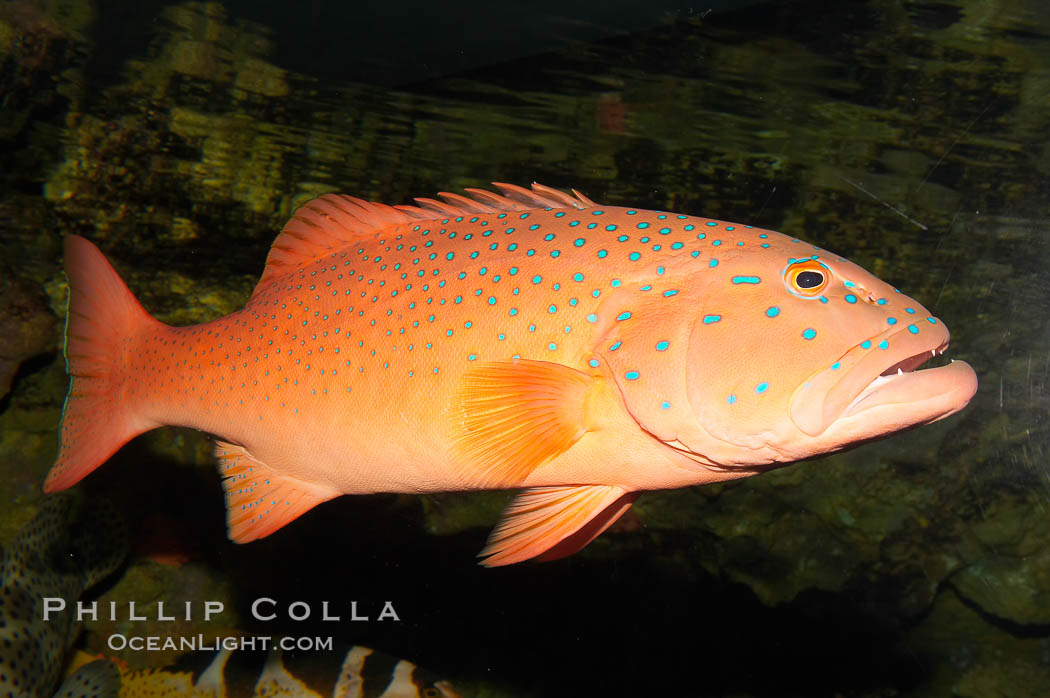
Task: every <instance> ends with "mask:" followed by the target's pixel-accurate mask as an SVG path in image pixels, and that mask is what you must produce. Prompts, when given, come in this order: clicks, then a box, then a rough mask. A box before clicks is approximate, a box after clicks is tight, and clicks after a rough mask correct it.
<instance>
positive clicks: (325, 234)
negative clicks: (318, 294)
mask: <svg viewBox="0 0 1050 698" xmlns="http://www.w3.org/2000/svg"><path fill="white" fill-rule="evenodd" d="M493 185H494V186H495V187H496V188H497V189H498V190H499V191H500V193H499V194H496V193H493V192H489V191H485V190H483V189H467V190H466V192H467V193H468V194H469V195H470V197H471V198H467V197H465V196H462V195H460V194H452V193H449V192H441V193H439V194H438V196H440V197H441V198H442V199H444V201H437V200H436V199H425V198H420V199H416V203H417V204H418V206H406V205H401V206H389V205H387V204H381V203H374V202H371V201H365V200H364V199H359V198H357V197H354V196H348V195H346V194H325V195H324V196H320V197H318V198H316V199H313V200H312V201H309V202H307V203H306V204H303V205H302V206H300V207H299V208H298V209H297V210H296V211H295V213H293V214H292V217H291V218H290V219H289V220H288V222H287V223H286V224H285V226H284V228H283V229H282V230H281V233H280V234H279V235H278V236H277V238H276V239H275V240H274V243H273V246H272V247H271V248H270V254H269V255H268V256H267V258H266V267H265V269H264V270H263V274H262V277H261V278H260V279H259V283H258V284H257V285H256V286H255V292H254V293H253V294H252V295H255V293H258V292H259V291H260V289H263V288H268V287H269V286H270V284H271V283H272V282H273V280H274V279H276V278H280V277H282V276H285V275H287V274H290V273H292V272H294V271H296V270H297V269H301V268H303V267H304V266H306V265H308V264H310V263H311V262H314V261H316V260H318V259H320V258H321V257H324V256H325V255H328V254H331V253H332V252H333V251H335V250H338V249H340V248H342V247H345V246H347V245H349V244H352V243H353V242H355V241H359V240H364V239H366V238H367V237H369V236H371V235H374V234H375V233H376V232H377V231H379V230H381V229H382V228H385V227H388V226H393V225H399V224H402V223H408V222H415V221H420V220H434V219H437V218H451V217H458V216H466V215H475V214H479V213H480V214H490V213H496V212H497V211H528V210H531V209H538V208H545V209H551V208H575V209H583V208H588V207H590V206H594V205H595V203H594V202H593V201H591V200H590V199H588V198H587V197H585V196H583V195H582V194H580V193H579V192H577V191H576V190H575V189H574V190H573V194H574V195H575V196H570V195H569V194H566V193H564V192H560V191H558V190H556V189H551V188H550V187H545V186H543V185H542V184H537V183H533V185H532V189H531V190H529V189H525V188H524V187H519V186H517V185H514V184H504V183H502V182H493Z"/></svg>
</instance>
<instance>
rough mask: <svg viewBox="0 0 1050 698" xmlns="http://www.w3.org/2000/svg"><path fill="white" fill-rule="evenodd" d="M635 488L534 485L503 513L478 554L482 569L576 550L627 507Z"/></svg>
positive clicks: (633, 498) (516, 498)
mask: <svg viewBox="0 0 1050 698" xmlns="http://www.w3.org/2000/svg"><path fill="white" fill-rule="evenodd" d="M638 494H639V493H638V492H628V491H627V490H625V489H623V488H622V487H616V486H614V485H578V486H574V487H573V486H567V487H533V488H531V489H527V490H524V491H522V492H521V493H519V494H518V496H517V497H515V498H514V500H513V501H512V502H511V503H510V504H509V505H508V506H507V509H506V510H505V511H504V512H503V518H502V519H501V520H500V522H499V525H498V526H496V529H495V530H494V531H493V532H492V535H490V536H489V540H488V544H487V545H486V546H485V549H484V550H482V551H481V553H480V555H479V557H484V558H485V559H484V560H482V561H481V564H482V565H484V566H485V567H498V566H501V565H511V564H513V563H515V562H521V561H522V560H528V559H529V558H533V557H537V556H539V557H538V559H540V560H544V561H546V560H556V559H558V558H560V557H565V556H567V555H571V554H572V553H574V552H576V551H578V550H580V549H581V548H583V547H584V546H586V545H587V544H588V543H590V542H591V541H592V540H594V539H595V538H597V537H598V536H599V535H600V534H601V533H602V531H604V530H605V529H606V528H608V527H609V526H611V525H612V524H613V522H614V521H616V519H618V518H620V516H621V515H622V514H623V513H624V512H625V511H627V510H628V509H629V508H630V507H631V504H633V503H634V500H636V499H637V498H638Z"/></svg>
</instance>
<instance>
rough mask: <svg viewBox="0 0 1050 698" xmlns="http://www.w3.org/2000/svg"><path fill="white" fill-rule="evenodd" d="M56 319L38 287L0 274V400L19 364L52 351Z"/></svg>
mask: <svg viewBox="0 0 1050 698" xmlns="http://www.w3.org/2000/svg"><path fill="white" fill-rule="evenodd" d="M57 345H58V320H57V318H55V316H54V314H53V313H52V312H51V310H50V309H49V308H48V302H47V297H46V296H44V294H43V293H42V292H41V291H40V290H39V289H37V288H33V287H30V286H27V285H26V284H24V283H22V282H21V281H19V280H17V279H15V278H12V277H10V276H6V275H0V399H3V398H4V397H5V396H6V395H7V393H8V392H9V391H10V390H11V383H12V381H13V380H14V377H15V374H16V373H17V372H18V368H19V366H21V365H22V363H23V362H24V361H26V360H27V359H31V358H33V357H34V356H39V355H41V354H43V353H45V352H49V351H54V350H55V348H56V346H57Z"/></svg>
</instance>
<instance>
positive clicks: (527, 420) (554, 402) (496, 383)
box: [456, 359, 599, 487]
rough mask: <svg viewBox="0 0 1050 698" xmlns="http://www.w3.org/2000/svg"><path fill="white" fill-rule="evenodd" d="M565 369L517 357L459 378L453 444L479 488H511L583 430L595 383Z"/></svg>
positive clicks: (568, 445) (577, 437) (594, 380)
mask: <svg viewBox="0 0 1050 698" xmlns="http://www.w3.org/2000/svg"><path fill="white" fill-rule="evenodd" d="M598 380H599V379H596V378H594V377H592V376H588V375H587V374H586V373H583V372H581V371H577V370H576V369H574V368H570V367H569V366H564V365H562V364H556V363H550V362H547V361H532V360H526V359H518V360H513V361H494V362H491V363H487V364H483V365H482V366H481V367H479V368H478V369H477V370H476V371H471V372H470V373H468V374H466V375H465V376H464V378H463V384H462V386H461V389H460V394H459V404H458V407H459V410H460V417H461V422H460V425H459V426H460V428H459V431H458V433H457V434H456V441H457V443H458V445H459V446H460V449H461V450H462V452H463V454H464V455H465V456H466V460H467V462H468V463H469V465H468V467H469V468H470V472H469V474H468V477H469V478H470V479H471V480H472V481H473V482H475V483H476V484H477V485H478V486H480V487H513V486H515V485H518V484H519V483H521V482H523V481H524V479H525V478H526V476H528V474H529V473H531V472H532V471H533V470H535V469H536V468H538V467H539V466H540V465H542V464H543V463H545V462H547V461H548V460H550V459H552V458H554V457H555V456H557V455H559V454H561V453H563V452H565V451H567V450H568V449H569V448H570V447H572V445H573V444H574V443H576V442H577V441H578V440H579V439H580V437H581V436H583V435H584V433H586V432H587V430H588V419H587V396H588V393H589V392H590V391H591V389H592V388H593V387H594V386H595V385H596V383H597V381H598Z"/></svg>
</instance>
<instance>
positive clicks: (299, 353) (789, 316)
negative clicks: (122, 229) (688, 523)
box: [46, 184, 977, 565]
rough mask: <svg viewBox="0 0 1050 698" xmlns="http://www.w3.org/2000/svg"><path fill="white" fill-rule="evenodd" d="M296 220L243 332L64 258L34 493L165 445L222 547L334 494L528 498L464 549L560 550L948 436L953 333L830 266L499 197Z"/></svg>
mask: <svg viewBox="0 0 1050 698" xmlns="http://www.w3.org/2000/svg"><path fill="white" fill-rule="evenodd" d="M496 187H498V189H499V190H500V192H501V193H500V194H494V193H491V192H487V191H483V190H467V191H468V193H469V194H470V195H471V197H472V198H466V197H463V196H459V195H456V194H441V195H440V196H441V198H442V199H443V201H437V200H430V199H418V200H417V202H418V204H419V205H418V206H393V207H391V206H386V205H383V204H377V203H368V202H365V201H362V200H360V199H356V198H353V197H349V196H342V195H327V196H322V197H321V198H319V199H316V200H314V201H311V202H309V203H307V204H306V205H305V206H303V207H302V208H300V209H299V210H298V211H296V213H295V214H294V215H293V217H292V219H291V220H290V221H289V222H288V223H287V224H286V225H285V227H284V229H283V231H282V232H281V234H280V235H279V236H278V237H277V239H276V241H275V242H274V244H273V248H272V249H271V250H270V254H269V257H268V258H267V260H266V268H265V270H264V271H263V274H262V278H261V279H260V281H259V284H258V286H256V288H255V291H254V292H253V293H252V296H251V298H250V299H249V300H248V303H247V305H246V306H245V307H244V308H243V309H241V310H238V311H237V312H234V313H232V314H230V315H227V316H225V317H222V318H219V319H217V320H214V321H212V322H208V323H204V324H201V325H194V326H191V327H169V326H167V325H164V324H162V323H160V322H158V321H157V320H154V319H153V318H151V317H150V316H149V315H148V314H147V313H146V312H145V311H144V310H143V308H142V307H141V306H140V305H139V303H138V302H137V301H136V300H135V298H134V297H133V296H132V295H131V293H130V292H129V291H128V289H127V287H126V286H125V285H124V284H123V283H122V282H121V280H120V279H119V277H118V276H117V274H116V273H115V272H114V271H113V269H112V268H111V267H110V266H109V264H108V263H107V262H106V260H105V258H104V257H103V256H102V254H101V253H100V252H99V251H98V249H97V248H95V247H94V246H93V245H92V244H91V243H89V242H88V241H87V240H85V239H83V238H80V237H76V236H71V237H69V238H68V239H67V241H66V247H65V251H66V270H67V273H68V276H69V280H70V302H69V316H68V321H67V322H68V324H67V329H66V338H67V339H66V356H67V359H68V362H69V372H70V373H71V374H72V385H71V387H70V393H69V398H68V400H67V402H66V406H65V412H64V416H63V421H62V426H61V447H60V451H59V455H58V460H57V462H56V463H55V465H54V467H53V468H52V469H51V472H50V473H49V475H48V478H47V483H46V489H47V490H48V491H52V490H59V489H62V488H64V487H69V486H70V485H73V484H74V483H76V482H77V481H78V480H80V479H81V478H83V477H84V476H85V475H87V474H88V473H89V472H91V471H92V470H93V469H94V468H96V467H98V465H99V464H100V463H102V462H103V461H105V460H106V459H107V458H108V457H109V456H110V455H111V454H112V453H113V452H114V451H115V450H116V449H117V448H119V447H120V446H121V445H122V444H123V443H125V442H126V441H128V439H130V438H131V437H133V436H135V435H136V434H139V433H142V432H144V431H146V430H148V429H152V428H154V427H158V426H161V425H164V424H172V425H181V426H188V427H194V428H197V429H201V430H204V431H207V432H210V433H212V434H215V435H216V436H217V437H218V444H217V447H216V453H217V455H218V458H219V467H220V469H221V472H222V475H223V476H224V477H225V480H224V486H225V490H226V502H227V507H228V525H229V535H230V537H231V538H232V539H233V540H235V541H239V542H245V541H250V540H253V539H256V538H259V537H262V536H266V535H268V534H270V533H272V532H273V531H275V530H277V529H278V528H280V527H281V526H284V525H285V524H287V523H288V522H289V521H291V520H293V519H295V518H296V517H297V516H300V515H301V514H303V513H304V512H306V511H308V510H309V509H310V508H311V507H314V506H316V505H317V504H319V503H321V502H324V501H326V500H328V499H332V498H333V497H337V496H339V495H341V494H359V493H367V492H435V491H443V490H477V489H489V488H523V491H522V492H521V493H520V494H519V495H518V496H517V498H516V499H515V500H514V501H512V502H511V504H510V505H509V507H508V509H507V510H506V512H505V513H504V516H503V519H502V521H501V522H500V524H499V526H498V527H497V528H496V530H495V531H494V533H493V534H492V536H491V537H490V539H489V542H488V546H487V547H486V548H485V550H484V551H483V552H482V555H484V556H486V557H487V559H486V560H485V561H484V563H483V564H486V565H503V564H509V563H513V562H518V561H521V560H525V559H528V558H532V557H535V556H540V555H541V554H543V558H544V559H550V558H554V557H559V556H563V555H567V554H569V553H571V552H574V551H576V550H578V549H580V548H581V547H583V546H584V545H586V544H587V543H588V542H589V541H590V540H592V539H593V538H594V537H595V536H597V535H598V534H599V533H601V531H603V530H604V529H605V528H606V527H608V526H609V525H610V524H611V523H612V522H613V521H615V520H616V518H617V517H619V516H620V515H621V514H623V512H624V511H626V510H627V508H628V507H630V505H631V503H632V502H633V501H634V500H635V498H636V497H637V496H638V493H639V492H640V491H643V490H651V489H661V488H672V487H683V486H687V485H697V484H702V483H707V482H717V481H721V480H729V479H733V478H739V477H745V476H748V475H753V474H755V473H758V472H761V471H763V470H766V469H769V468H770V467H774V466H777V465H782V464H785V463H788V462H791V461H796V460H799V459H803V458H808V457H811V456H814V455H817V454H821V453H828V452H831V451H838V450H840V449H843V448H845V447H847V446H850V445H853V444H857V443H859V442H863V441H867V440H870V439H874V438H878V437H881V436H885V435H887V434H890V433H892V432H896V431H899V430H901V429H905V428H908V427H912V426H915V425H919V424H926V423H929V422H933V421H936V420H938V419H941V418H943V417H946V416H947V415H950V414H952V413H954V412H956V411H958V410H959V409H961V408H962V407H963V406H965V405H966V403H967V402H968V401H969V400H970V398H971V397H972V396H973V394H974V392H975V391H976V389H977V379H976V376H975V374H974V371H973V369H972V368H970V366H969V365H967V364H966V363H963V362H961V361H956V362H953V363H949V364H948V365H944V366H940V367H938V368H929V369H925V370H915V369H917V368H918V367H919V366H920V365H921V364H922V363H924V362H925V361H926V360H927V359H929V358H931V357H932V356H936V355H937V354H940V353H941V352H943V351H944V350H945V348H946V347H947V346H948V330H947V328H946V327H945V326H944V324H943V323H942V322H941V321H940V320H938V319H937V318H935V317H933V316H932V315H931V314H930V312H929V311H928V310H926V309H925V308H924V307H922V305H920V304H919V303H917V302H916V301H915V300H913V299H911V298H909V297H908V296H905V295H902V294H901V293H900V292H898V291H897V290H896V289H894V288H893V287H891V286H889V285H888V284H886V283H884V282H882V281H880V280H879V279H877V278H875V277H874V276H872V275H871V274H869V273H868V272H866V271H864V270H863V269H861V268H860V267H858V266H856V265H854V264H852V263H850V262H848V261H846V260H845V259H843V258H841V257H839V256H838V255H835V254H833V253H829V252H826V251H824V250H822V249H820V248H817V247H814V246H812V245H810V244H807V243H804V242H802V241H800V240H796V239H793V238H790V237H786V236H784V235H781V234H779V233H775V232H771V231H768V230H761V229H758V228H752V227H750V226H746V225H738V224H734V223H726V222H723V221H716V220H710V219H707V218H696V217H692V216H684V215H678V214H673V213H662V212H659V211H645V210H638V209H631V208H620V207H613V206H600V205H597V204H595V203H594V202H592V201H590V200H589V199H587V198H586V197H584V196H583V195H581V194H579V193H577V192H573V194H574V195H571V196H570V195H568V194H564V193H562V192H559V191H555V190H553V189H550V188H547V187H543V186H540V185H533V188H532V190H531V191H530V190H527V189H524V188H521V187H515V186H509V185H505V184H497V185H496Z"/></svg>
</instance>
